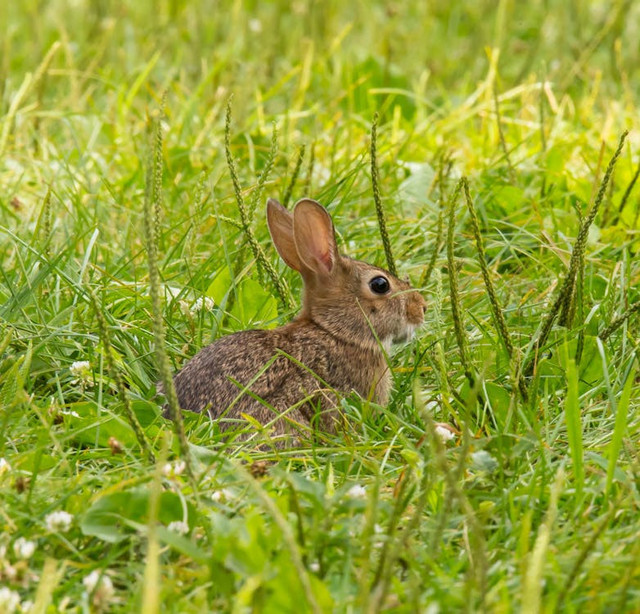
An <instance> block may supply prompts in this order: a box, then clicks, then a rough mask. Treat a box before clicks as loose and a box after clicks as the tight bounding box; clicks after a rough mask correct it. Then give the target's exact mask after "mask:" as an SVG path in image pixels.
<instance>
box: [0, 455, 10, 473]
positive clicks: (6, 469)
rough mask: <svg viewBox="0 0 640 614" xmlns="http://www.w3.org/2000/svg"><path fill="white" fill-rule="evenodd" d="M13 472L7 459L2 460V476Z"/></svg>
mask: <svg viewBox="0 0 640 614" xmlns="http://www.w3.org/2000/svg"><path fill="white" fill-rule="evenodd" d="M9 471H11V465H10V464H9V463H8V462H7V459H6V458H0V475H4V474H5V473H7V472H9Z"/></svg>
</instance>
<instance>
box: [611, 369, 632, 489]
mask: <svg viewBox="0 0 640 614" xmlns="http://www.w3.org/2000/svg"><path fill="white" fill-rule="evenodd" d="M636 372H637V369H636V368H635V367H634V368H632V369H631V371H630V372H629V375H628V376H627V381H626V382H625V385H624V388H623V389H622V394H621V395H620V399H619V400H618V406H617V408H616V410H615V415H616V421H615V426H614V428H613V435H612V437H611V443H610V444H609V449H608V450H607V455H608V457H609V462H608V464H607V483H606V486H605V489H604V492H605V498H606V499H608V498H609V494H610V493H611V486H612V485H613V476H614V474H615V470H616V465H617V462H618V454H620V450H621V449H622V438H623V436H624V433H625V431H626V430H627V419H628V415H629V401H630V399H631V392H632V391H633V388H634V384H635V381H636Z"/></svg>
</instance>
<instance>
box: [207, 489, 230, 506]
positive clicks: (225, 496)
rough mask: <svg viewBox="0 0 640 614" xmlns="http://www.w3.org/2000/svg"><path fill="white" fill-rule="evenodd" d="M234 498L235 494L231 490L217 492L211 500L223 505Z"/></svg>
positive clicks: (212, 494) (213, 493)
mask: <svg viewBox="0 0 640 614" xmlns="http://www.w3.org/2000/svg"><path fill="white" fill-rule="evenodd" d="M233 497H234V494H233V491H232V490H231V489H230V488H223V489H222V490H215V491H214V492H212V493H211V499H212V500H213V501H215V502H216V503H217V502H220V501H221V502H222V503H224V502H225V501H230V500H231V499H233Z"/></svg>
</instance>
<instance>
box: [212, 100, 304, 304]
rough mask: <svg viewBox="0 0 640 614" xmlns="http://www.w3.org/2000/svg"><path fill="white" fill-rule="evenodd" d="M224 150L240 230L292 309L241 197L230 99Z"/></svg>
mask: <svg viewBox="0 0 640 614" xmlns="http://www.w3.org/2000/svg"><path fill="white" fill-rule="evenodd" d="M224 150H225V154H226V157H227V166H228V167H229V173H230V174H231V181H232V182H233V191H234V193H235V196H236V203H237V205H238V211H239V213H240V223H241V224H242V231H243V233H244V235H245V237H246V239H247V242H248V243H249V247H250V248H251V251H252V252H253V257H254V258H255V260H256V262H257V263H258V265H259V266H262V267H263V269H264V270H265V271H266V272H267V275H268V276H269V277H270V278H271V281H272V283H273V286H274V288H275V290H276V292H277V293H278V296H279V297H280V300H281V301H282V303H283V304H284V305H285V306H286V308H287V309H293V308H294V303H293V299H292V298H291V293H290V292H289V288H288V287H287V284H286V283H285V281H284V279H282V278H281V277H279V276H278V272H277V271H276V270H275V268H274V267H273V265H272V264H271V263H270V262H269V260H268V259H267V257H266V256H265V254H264V251H263V250H262V248H261V247H260V244H259V243H258V240H257V239H256V236H255V234H254V232H253V229H252V228H251V220H250V217H249V212H248V211H247V208H246V206H245V202H244V198H243V197H242V189H241V187H240V180H239V179H238V173H237V171H236V164H235V161H234V159H233V155H232V154H231V99H229V101H228V102H227V112H226V117H225V125H224Z"/></svg>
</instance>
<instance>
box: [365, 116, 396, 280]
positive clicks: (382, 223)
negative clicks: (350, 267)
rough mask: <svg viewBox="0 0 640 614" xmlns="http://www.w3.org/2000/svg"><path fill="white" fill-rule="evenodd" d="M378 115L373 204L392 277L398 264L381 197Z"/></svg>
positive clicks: (373, 133) (373, 127) (374, 138)
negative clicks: (392, 247)
mask: <svg viewBox="0 0 640 614" xmlns="http://www.w3.org/2000/svg"><path fill="white" fill-rule="evenodd" d="M377 133H378V113H376V114H375V115H374V116H373V123H372V124H371V184H372V186H373V202H374V203H375V205H376V215H377V216H378V227H379V228H380V237H381V238H382V245H383V247H384V255H385V258H386V260H387V268H388V269H389V273H391V274H392V275H396V276H397V274H398V271H397V269H396V263H395V261H394V259H393V252H392V251H391V241H390V240H389V233H388V232H387V219H386V217H385V213H384V208H383V207H382V197H381V196H380V174H379V172H378V160H377V149H378V134H377Z"/></svg>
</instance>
